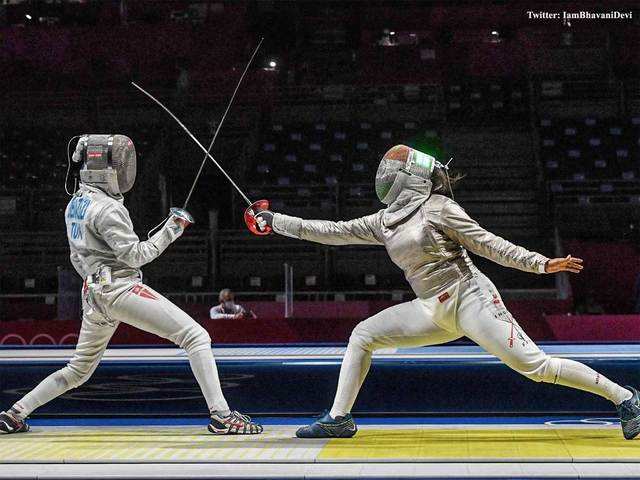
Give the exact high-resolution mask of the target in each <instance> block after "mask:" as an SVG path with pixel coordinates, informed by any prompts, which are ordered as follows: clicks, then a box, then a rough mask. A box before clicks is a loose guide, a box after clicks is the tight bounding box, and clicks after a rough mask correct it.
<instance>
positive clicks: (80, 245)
mask: <svg viewBox="0 0 640 480" xmlns="http://www.w3.org/2000/svg"><path fill="white" fill-rule="evenodd" d="M74 161H77V162H82V163H83V165H84V167H83V169H82V171H81V172H80V177H81V183H80V188H79V189H78V191H77V192H75V194H74V195H73V196H72V198H71V201H70V202H69V204H68V206H67V208H66V211H65V220H66V224H67V237H68V240H69V248H70V251H71V254H70V259H71V263H72V264H73V267H74V268H75V270H76V271H77V272H78V274H79V275H80V276H81V277H82V278H83V279H84V283H83V288H82V309H83V316H82V327H81V329H80V334H79V338H78V344H77V346H76V350H75V353H74V355H73V358H72V359H71V360H70V361H69V363H68V364H67V365H66V366H65V367H64V368H62V369H60V370H58V371H56V372H54V373H52V374H51V375H50V376H49V377H47V378H46V379H44V380H43V381H42V382H41V383H40V384H39V385H38V386H37V387H36V388H35V389H33V390H32V391H31V392H29V393H28V394H26V395H25V396H24V397H23V398H21V399H20V400H18V401H17V402H16V403H15V404H14V405H13V407H11V409H10V410H8V411H7V412H2V413H1V414H0V431H4V432H6V433H17V432H24V431H27V430H28V429H29V427H28V425H27V423H26V422H25V419H26V417H27V416H28V415H30V414H31V413H32V412H33V411H34V410H35V409H36V408H38V407H40V406H41V405H44V404H45V403H47V402H49V401H51V400H53V399H54V398H56V397H58V396H60V395H62V394H63V393H65V392H66V391H68V390H70V389H73V388H76V387H78V386H80V385H82V384H83V383H84V382H86V381H87V380H88V379H89V378H90V377H91V375H92V374H93V372H94V371H95V369H96V368H97V366H98V364H99V362H100V359H101V358H102V355H103V354H104V351H105V349H106V348H107V344H108V343H109V340H110V339H111V337H112V335H113V334H114V332H115V331H116V329H117V328H118V325H119V324H120V323H121V322H122V323H126V324H128V325H131V326H134V327H136V328H139V329H140V330H144V331H145V332H150V333H154V334H156V335H158V336H160V337H162V338H166V339H168V340H170V341H172V342H173V343H175V344H176V345H178V346H179V347H181V348H183V349H184V350H186V352H187V354H188V357H189V362H190V365H191V369H192V371H193V374H194V376H195V378H196V380H197V382H198V384H199V386H200V388H201V390H202V393H203V395H204V398H205V400H206V403H207V406H208V408H209V412H210V416H211V422H210V424H209V431H211V432H212V433H215V434H227V433H235V434H237V433H247V434H249V433H261V432H262V427H261V426H260V425H258V424H256V423H254V422H252V421H251V419H250V418H249V417H247V416H246V415H242V414H240V413H238V412H236V411H231V410H230V409H229V406H228V405H227V402H226V400H225V398H224V395H223V393H222V389H221V386H220V380H219V378H218V371H217V368H216V364H215V360H214V358H213V353H212V350H211V338H210V337H209V334H208V333H207V331H206V330H205V329H204V328H203V327H201V326H200V325H199V324H198V323H197V322H196V321H195V320H194V319H193V318H191V317H190V316H189V315H187V314H186V313H185V312H184V311H182V310H181V309H180V308H178V307H177V306H176V305H174V304H173V303H172V302H171V301H169V300H168V299H167V298H165V297H163V296H162V295H161V294H160V293H158V292H156V291H155V290H153V289H151V288H150V287H149V286H147V285H145V284H144V283H142V273H141V271H140V267H142V266H143V265H146V264H147V263H149V262H151V261H153V260H154V259H156V258H157V257H158V256H160V255H161V254H162V252H164V251H165V249H166V248H167V247H168V246H169V245H170V244H171V243H172V242H174V241H175V240H177V239H178V238H179V237H180V236H181V235H182V234H183V232H184V229H185V228H186V227H187V226H188V225H189V223H190V222H189V220H190V215H189V214H188V213H187V212H185V211H184V210H180V209H172V211H173V212H174V213H175V214H171V215H170V216H169V218H168V219H167V220H166V222H164V225H162V227H161V228H160V229H159V230H158V232H157V233H155V234H154V235H153V236H151V237H150V238H149V239H148V240H145V241H140V240H139V238H138V236H137V235H136V234H135V232H134V230H133V224H132V222H131V218H130V217H129V212H128V211H127V209H126V207H125V206H124V203H123V199H124V197H123V195H122V194H123V193H125V192H127V191H128V190H129V189H130V188H131V187H132V186H133V182H134V180H135V173H136V154H135V148H134V146H133V142H131V140H130V139H129V138H128V137H126V136H123V135H87V136H83V137H82V138H81V139H80V141H79V142H78V145H77V147H76V151H75V153H74ZM142 400H143V399H142V398H141V401H142Z"/></svg>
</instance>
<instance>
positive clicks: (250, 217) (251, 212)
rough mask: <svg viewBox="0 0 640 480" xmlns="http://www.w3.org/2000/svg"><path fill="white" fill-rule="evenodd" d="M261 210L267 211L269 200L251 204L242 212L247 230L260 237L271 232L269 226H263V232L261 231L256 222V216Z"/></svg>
mask: <svg viewBox="0 0 640 480" xmlns="http://www.w3.org/2000/svg"><path fill="white" fill-rule="evenodd" d="M263 210H269V200H258V201H257V202H253V203H252V204H251V205H249V206H248V207H247V209H246V210H245V211H244V223H246V224H247V228H248V229H249V231H250V232H251V233H253V234H254V235H258V236H261V237H263V236H265V235H269V234H271V232H272V231H273V229H272V228H271V227H270V226H269V225H267V226H265V227H264V230H263V229H261V228H260V226H259V225H258V222H257V221H256V215H257V214H258V213H260V212H261V211H263Z"/></svg>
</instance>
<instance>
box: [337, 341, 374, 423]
mask: <svg viewBox="0 0 640 480" xmlns="http://www.w3.org/2000/svg"><path fill="white" fill-rule="evenodd" d="M370 367H371V352H369V351H367V350H364V349H363V348H362V347H359V346H356V345H355V344H352V343H350V344H349V346H348V347H347V351H346V352H345V354H344V359H343V360H342V367H340V378H339V379H338V390H337V391H336V397H335V399H334V401H333V407H331V411H330V412H329V415H331V417H332V418H337V417H343V416H345V415H346V414H347V413H349V412H351V408H352V407H353V404H354V403H355V401H356V397H357V396H358V392H359V391H360V387H362V384H363V382H364V379H365V378H366V377H367V373H368V372H369V368H370Z"/></svg>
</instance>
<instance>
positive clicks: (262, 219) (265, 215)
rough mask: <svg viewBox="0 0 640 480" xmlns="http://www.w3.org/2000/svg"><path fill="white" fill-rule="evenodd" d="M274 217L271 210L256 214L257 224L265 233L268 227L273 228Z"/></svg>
mask: <svg viewBox="0 0 640 480" xmlns="http://www.w3.org/2000/svg"><path fill="white" fill-rule="evenodd" d="M273 215H274V213H273V212H272V211H271V210H262V211H260V212H258V213H256V214H255V219H256V223H257V225H258V228H259V229H260V230H262V231H264V229H265V228H267V226H269V227H273Z"/></svg>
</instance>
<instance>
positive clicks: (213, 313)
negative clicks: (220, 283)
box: [209, 288, 258, 320]
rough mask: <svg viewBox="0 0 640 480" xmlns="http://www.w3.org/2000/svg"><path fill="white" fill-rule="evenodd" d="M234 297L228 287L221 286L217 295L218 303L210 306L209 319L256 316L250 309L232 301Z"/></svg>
mask: <svg viewBox="0 0 640 480" xmlns="http://www.w3.org/2000/svg"><path fill="white" fill-rule="evenodd" d="M234 298H235V295H234V293H233V292H232V291H231V290H230V289H228V288H223V289H222V290H220V294H219V295H218V301H219V302H220V305H216V306H215V307H212V308H211V310H210V311H209V318H211V320H222V319H234V320H241V319H245V318H251V319H256V318H258V316H257V315H256V314H255V313H253V312H252V311H251V310H247V309H245V308H244V307H243V306H242V305H238V304H237V303H236V302H235V301H234Z"/></svg>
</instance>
